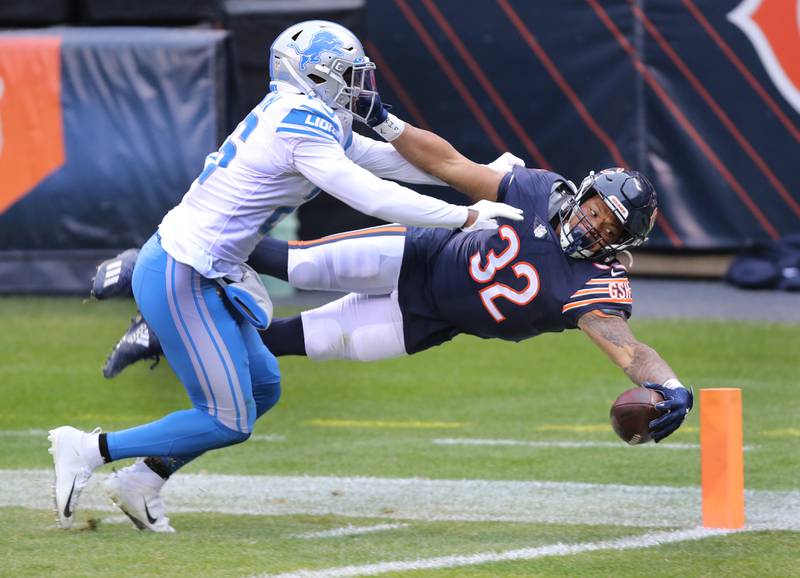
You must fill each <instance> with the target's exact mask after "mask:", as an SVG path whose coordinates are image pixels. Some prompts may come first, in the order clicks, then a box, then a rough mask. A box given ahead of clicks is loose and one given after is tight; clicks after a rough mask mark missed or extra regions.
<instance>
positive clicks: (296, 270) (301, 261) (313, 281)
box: [288, 249, 331, 289]
mask: <svg viewBox="0 0 800 578" xmlns="http://www.w3.org/2000/svg"><path fill="white" fill-rule="evenodd" d="M288 278H289V283H290V284H291V285H292V287H296V288H297V289H329V288H330V284H331V282H330V275H329V273H328V269H327V266H326V264H325V256H324V255H323V254H321V253H320V252H319V251H315V250H314V249H296V250H293V251H289V274H288Z"/></svg>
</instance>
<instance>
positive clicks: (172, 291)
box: [165, 255, 217, 417]
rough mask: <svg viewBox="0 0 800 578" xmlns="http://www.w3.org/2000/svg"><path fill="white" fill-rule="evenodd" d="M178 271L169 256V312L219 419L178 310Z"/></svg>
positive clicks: (186, 327)
mask: <svg viewBox="0 0 800 578" xmlns="http://www.w3.org/2000/svg"><path fill="white" fill-rule="evenodd" d="M176 269H177V266H176V263H175V260H174V259H173V258H172V257H170V256H169V255H167V268H166V272H165V276H166V286H167V302H168V304H169V311H170V314H171V315H172V320H173V322H174V324H175V328H176V329H177V330H178V335H180V338H181V341H182V342H183V346H184V348H185V349H186V352H187V353H188V354H189V360H190V361H191V363H192V367H193V368H194V371H195V374H196V375H197V381H198V382H199V383H200V388H201V389H202V391H203V396H204V397H205V400H206V406H207V407H208V412H209V413H210V414H211V415H212V416H214V417H217V400H216V399H215V398H214V392H213V391H212V390H211V387H210V386H209V379H208V374H207V373H206V370H205V367H204V366H203V364H202V362H201V361H200V359H201V358H200V352H199V351H198V350H197V346H196V345H195V343H194V341H193V340H192V338H191V337H190V336H189V328H188V326H187V324H186V321H185V320H184V318H183V316H182V315H181V313H180V311H179V310H178V292H177V289H176V287H175V274H176Z"/></svg>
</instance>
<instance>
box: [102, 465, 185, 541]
mask: <svg viewBox="0 0 800 578" xmlns="http://www.w3.org/2000/svg"><path fill="white" fill-rule="evenodd" d="M165 481H166V480H164V479H163V478H161V477H160V476H159V475H158V474H156V473H155V472H153V471H152V470H150V469H149V468H148V467H147V466H146V465H144V463H143V462H142V461H139V462H137V463H135V464H133V465H131V466H128V467H126V468H123V469H121V470H119V471H118V472H114V473H113V474H111V476H109V478H108V479H107V480H106V481H105V482H104V483H103V487H104V488H105V491H106V493H107V494H108V496H109V497H110V498H111V501H113V502H114V503H115V504H116V505H117V506H118V507H119V509H120V510H122V511H123V512H124V513H125V515H126V516H128V518H130V519H131V522H133V524H134V525H135V526H136V527H137V528H139V529H140V530H148V531H150V532H174V531H175V529H174V528H173V527H172V526H170V524H169V518H167V516H166V511H167V509H166V506H165V505H164V500H163V499H162V497H161V494H160V493H159V492H160V490H161V486H163V485H164V482H165Z"/></svg>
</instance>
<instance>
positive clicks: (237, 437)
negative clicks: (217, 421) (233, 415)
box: [220, 425, 251, 446]
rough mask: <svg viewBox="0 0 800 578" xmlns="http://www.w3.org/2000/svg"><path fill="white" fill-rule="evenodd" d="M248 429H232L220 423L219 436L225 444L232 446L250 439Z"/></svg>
mask: <svg viewBox="0 0 800 578" xmlns="http://www.w3.org/2000/svg"><path fill="white" fill-rule="evenodd" d="M250 433H251V432H249V431H239V430H234V429H231V428H229V427H225V426H224V425H220V438H221V439H222V440H224V441H225V444H224V445H225V446H232V445H236V444H240V443H242V442H246V441H247V440H248V439H250Z"/></svg>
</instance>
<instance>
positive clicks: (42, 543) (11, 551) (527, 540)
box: [0, 298, 800, 576]
mask: <svg viewBox="0 0 800 578" xmlns="http://www.w3.org/2000/svg"><path fill="white" fill-rule="evenodd" d="M132 313H133V305H132V303H131V302H127V301H122V302H113V303H94V302H92V303H83V302H81V301H80V300H78V299H41V298H2V299H0V327H1V328H2V331H1V332H0V393H2V396H3V399H4V401H5V403H4V405H3V407H2V408H0V431H2V432H5V433H2V434H0V467H2V468H3V469H24V468H28V469H42V468H48V467H50V465H51V461H50V456H49V455H48V454H47V452H46V445H47V443H46V440H45V439H44V436H39V435H27V434H25V433H24V432H25V431H26V430H30V429H33V430H40V429H41V430H44V429H48V428H50V427H53V426H57V425H62V424H65V423H69V424H71V425H75V426H77V427H81V428H93V427H95V426H98V425H99V426H102V427H103V428H104V429H105V430H113V429H119V428H124V427H128V426H133V425H136V424H139V423H141V422H144V421H148V420H152V419H156V418H159V417H161V416H162V415H163V414H165V413H167V412H169V411H172V410H175V409H180V408H183V407H186V397H185V394H184V392H183V390H182V388H181V386H180V384H179V383H178V382H177V381H176V379H175V377H174V375H173V374H172V372H171V370H170V369H169V367H168V364H167V363H165V362H164V361H162V363H161V364H160V365H159V366H158V367H157V368H156V369H155V370H153V371H151V370H150V369H149V368H148V366H147V365H145V364H138V365H137V366H134V367H132V368H130V369H129V370H127V371H126V372H124V373H123V374H122V375H121V376H119V377H118V378H116V379H115V380H112V381H106V380H104V379H103V378H102V376H101V374H100V371H99V369H100V366H101V365H102V362H103V360H104V359H105V356H106V355H107V354H108V352H109V350H110V348H111V346H112V345H113V344H114V343H115V341H116V339H117V338H118V337H119V335H120V334H121V332H122V331H124V329H125V328H126V327H127V317H129V316H130V315H131V314H132ZM632 326H633V329H634V332H635V333H636V334H637V336H638V337H639V338H640V339H641V340H643V341H645V342H647V343H649V344H650V345H652V346H653V347H655V348H656V349H657V350H658V351H659V352H660V353H661V354H662V355H663V356H664V357H665V359H667V360H668V361H669V362H670V363H671V365H672V366H673V368H674V369H675V370H676V371H677V372H678V374H679V375H680V377H681V379H682V381H683V382H684V383H686V384H692V385H694V387H695V388H700V387H720V386H724V387H741V388H742V389H743V399H744V412H745V422H744V423H745V428H744V430H745V431H744V437H745V443H746V444H748V445H753V446H757V448H756V449H755V450H753V451H751V452H748V454H747V456H746V460H745V470H746V471H745V479H746V485H747V487H748V488H750V489H757V490H798V489H800V481H799V480H800V454H798V452H797V450H796V446H797V442H798V440H800V395H798V394H797V385H796V374H797V369H798V366H797V352H798V351H800V328H798V327H797V326H796V325H790V324H765V323H733V322H719V321H717V322H707V321H686V320H683V321H649V320H648V321H636V320H634V321H633V322H632ZM281 368H282V373H283V385H284V394H283V397H282V399H281V401H280V403H279V404H278V406H276V407H275V408H274V409H273V410H272V411H271V412H270V413H269V414H267V415H266V416H265V417H264V418H262V420H261V422H260V423H259V424H258V425H257V427H256V432H255V433H256V434H257V435H264V434H274V435H278V436H283V438H281V439H279V440H277V441H251V442H248V443H246V444H242V445H240V446H236V447H232V448H228V449H226V450H222V451H217V452H212V453H210V454H208V455H207V456H204V457H203V458H202V459H200V460H197V461H196V462H195V463H193V464H191V465H190V466H188V467H187V468H186V471H187V472H194V473H198V472H212V473H233V474H263V475H301V474H308V475H326V476H377V477H402V478H406V477H414V476H416V477H425V478H436V479H494V480H552V481H578V482H591V483H623V484H636V485H675V486H697V485H699V481H700V479H699V477H700V471H699V453H698V452H697V451H695V450H689V451H668V450H663V451H662V450H660V449H659V448H647V449H645V448H620V449H616V448H614V449H596V448H594V449H567V450H565V449H543V448H530V447H470V446H437V445H434V444H432V443H431V441H432V440H433V439H435V438H445V437H447V438H452V437H466V438H502V439H506V438H507V439H517V440H573V441H587V440H589V441H605V442H613V441H615V439H616V438H615V437H614V434H613V432H612V431H611V429H610V427H609V426H608V422H607V414H608V407H609V405H610V403H611V402H612V401H613V399H614V398H615V397H616V395H618V393H619V392H620V391H622V390H623V389H626V388H627V387H629V383H628V382H627V380H626V378H625V376H624V375H623V374H622V373H621V372H620V371H619V370H618V369H617V368H615V367H614V366H613V365H612V364H611V363H610V362H609V361H608V360H607V359H606V358H605V357H604V356H603V355H602V354H601V353H600V352H599V350H597V349H596V348H595V347H594V346H593V345H592V344H591V343H590V342H589V340H587V339H586V338H585V337H584V336H583V335H581V334H580V332H577V331H575V332H567V333H564V334H560V335H546V336H542V337H540V338H536V339H535V340H531V341H528V342H524V343H520V344H513V343H504V342H499V341H484V340H480V339H475V338H470V337H459V338H457V339H456V340H454V341H453V342H452V343H450V344H447V345H445V346H443V347H439V348H435V349H433V350H431V351H428V352H425V353H422V354H420V355H416V356H413V357H410V358H406V359H397V360H389V361H384V362H378V363H372V364H355V363H349V362H328V363H319V364H315V363H313V362H310V361H308V360H306V359H301V358H284V359H283V360H281ZM697 425H698V423H697V412H694V413H693V414H691V415H690V416H689V419H688V421H687V423H686V425H685V426H684V428H682V429H681V430H680V431H679V432H677V433H676V434H675V435H674V436H672V437H671V438H670V441H676V442H687V443H697V441H698V432H697ZM9 430H11V432H10V433H9ZM14 430H17V431H18V434H19V435H16V434H14V433H13V432H14ZM108 467H109V466H106V469H107V468H108ZM657 503H658V497H657V496H654V514H653V515H654V516H657V515H658V513H657V510H658V509H657ZM84 515H85V516H88V515H91V513H85V514H84ZM173 522H174V523H175V525H176V526H178V527H179V530H180V532H179V533H178V534H176V535H175V536H170V537H168V539H167V540H166V541H164V540H163V539H161V538H158V537H153V536H148V535H143V534H140V533H137V532H134V531H131V530H130V528H129V527H128V526H127V525H115V524H101V525H100V526H99V527H98V528H97V531H84V532H60V531H56V530H54V529H53V527H52V517H51V515H50V513H49V512H43V511H35V510H23V509H17V508H3V509H2V518H0V534H2V535H3V536H5V537H7V539H4V540H2V541H0V554H2V559H3V560H4V563H3V564H2V565H0V574H2V575H8V576H24V575H27V576H41V575H80V576H92V575H95V574H100V573H101V572H102V573H103V574H104V575H108V573H109V569H111V573H113V574H114V575H120V576H123V575H128V574H136V575H167V574H183V575H199V574H208V575H215V576H244V575H248V574H253V573H258V572H280V571H289V570H295V569H298V568H312V567H328V566H339V565H348V564H360V563H368V562H374V561H382V560H396V559H413V558H417V557H425V556H440V555H447V554H452V553H465V554H469V553H472V552H484V551H489V550H493V549H510V548H517V547H529V546H535V545H539V544H548V543H553V542H556V541H558V540H563V541H569V542H585V541H593V540H605V539H609V538H612V537H616V536H623V535H630V534H636V533H641V532H644V531H645V530H639V529H636V528H621V527H620V528H610V527H588V526H577V525H576V526H552V525H535V524H508V523H505V524H502V523H477V522H472V523H468V524H465V523H461V524H456V523H441V522H436V523H433V522H432V523H422V522H413V523H411V527H410V528H408V529H405V530H398V531H391V532H388V533H377V534H374V535H363V536H353V537H348V538H339V539H327V540H315V541H308V540H298V539H295V538H290V537H289V536H290V535H292V534H295V533H297V532H302V531H312V530H321V529H327V528H332V527H339V526H344V525H347V524H348V523H353V524H355V523H363V524H369V523H378V522H375V521H370V520H360V521H359V520H350V519H347V520H345V519H338V520H337V519H332V518H330V517H329V518H312V517H297V516H286V517H268V518H265V517H259V516H243V517H237V516H230V515H220V514H176V515H174V516H173ZM646 524H647V521H646V520H643V521H642V525H643V526H644V525H646ZM797 544H800V534H796V533H791V532H771V533H766V532H765V533H746V534H742V535H736V536H726V537H722V538H715V539H707V540H702V541H698V542H693V543H683V544H674V545H671V546H664V547H660V548H654V549H647V550H641V551H626V552H614V553H611V552H606V553H603V552H598V553H593V554H581V555H577V556H573V557H570V558H569V559H565V558H553V559H542V560H535V561H527V562H514V563H505V564H494V565H486V566H476V567H472V568H459V569H453V570H441V571H437V572H435V573H434V572H428V571H425V575H433V576H497V575H504V576H551V575H552V576H567V575H569V576H578V575H579V576H636V575H641V574H642V572H641V570H642V569H644V568H646V571H647V573H648V574H652V575H654V576H666V575H676V574H685V575H688V576H700V575H704V576H729V575H740V576H746V575H752V576H758V575H772V576H778V575H784V576H791V575H798V574H800V570H797V568H800V549H798V548H797V547H796V545H797ZM791 545H795V547H790V546H791ZM64 560H73V562H72V563H71V564H62V563H61V561H64ZM634 569H638V570H634ZM758 569H761V570H762V572H761V573H759V572H758ZM765 569H769V570H768V571H766V573H764V572H765ZM418 575H419V574H418Z"/></svg>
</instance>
